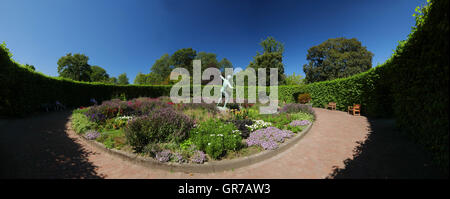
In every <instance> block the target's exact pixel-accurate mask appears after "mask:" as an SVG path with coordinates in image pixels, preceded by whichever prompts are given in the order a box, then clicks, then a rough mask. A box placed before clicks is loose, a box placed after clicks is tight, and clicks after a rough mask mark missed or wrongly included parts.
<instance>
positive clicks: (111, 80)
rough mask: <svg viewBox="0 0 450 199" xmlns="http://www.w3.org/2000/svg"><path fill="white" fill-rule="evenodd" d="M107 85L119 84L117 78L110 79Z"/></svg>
mask: <svg viewBox="0 0 450 199" xmlns="http://www.w3.org/2000/svg"><path fill="white" fill-rule="evenodd" d="M107 83H110V84H117V78H115V77H111V78H109V79H108V80H107Z"/></svg>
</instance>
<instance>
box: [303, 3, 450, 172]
mask: <svg viewBox="0 0 450 199" xmlns="http://www.w3.org/2000/svg"><path fill="white" fill-rule="evenodd" d="M448 7H449V1H447V0H434V1H431V3H429V4H428V5H427V6H425V7H424V8H422V9H421V10H420V11H421V12H422V15H419V16H417V17H416V26H415V27H413V31H412V33H411V34H410V35H409V37H408V39H407V40H406V41H403V42H401V43H400V45H399V46H398V48H397V50H396V52H395V53H394V54H393V56H392V57H391V58H390V59H389V60H388V61H387V62H386V63H384V64H382V65H380V66H377V67H375V68H372V69H371V70H369V71H367V72H364V73H361V74H358V75H355V76H352V77H349V78H344V79H336V80H332V81H324V82H318V83H313V84H309V85H307V88H306V90H305V92H309V93H310V94H311V97H312V102H313V105H314V106H319V107H323V106H324V105H325V104H327V103H328V102H331V101H334V102H336V103H337V108H338V109H340V110H347V106H350V105H353V104H355V103H356V104H361V105H362V107H361V108H362V113H363V114H365V115H368V116H394V117H395V119H396V123H397V125H398V127H399V129H402V131H403V132H405V133H407V134H408V135H410V136H411V137H412V138H413V139H414V140H416V141H417V142H418V143H421V144H422V145H423V146H425V147H426V148H427V149H429V150H430V151H431V152H432V154H433V155H434V158H435V160H436V162H437V163H438V164H439V165H440V166H441V167H442V168H444V170H445V172H447V173H448V168H449V158H448V157H449V137H448V134H449V125H448V122H449V120H448V103H449V102H448V82H449V57H448V55H449V50H448V44H449V41H448V34H449V21H448Z"/></svg>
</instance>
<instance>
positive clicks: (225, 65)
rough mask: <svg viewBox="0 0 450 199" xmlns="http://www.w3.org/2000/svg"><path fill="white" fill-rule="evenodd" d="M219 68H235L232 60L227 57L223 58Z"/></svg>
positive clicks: (222, 69)
mask: <svg viewBox="0 0 450 199" xmlns="http://www.w3.org/2000/svg"><path fill="white" fill-rule="evenodd" d="M219 68H220V70H221V71H224V70H225V68H233V64H231V62H230V61H229V60H228V59H227V58H223V59H222V60H220V62H219Z"/></svg>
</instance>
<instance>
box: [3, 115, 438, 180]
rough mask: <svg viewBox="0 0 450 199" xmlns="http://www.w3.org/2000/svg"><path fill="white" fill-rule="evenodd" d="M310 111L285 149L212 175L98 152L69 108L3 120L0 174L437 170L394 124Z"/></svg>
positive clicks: (280, 174) (316, 174)
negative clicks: (304, 129)
mask: <svg viewBox="0 0 450 199" xmlns="http://www.w3.org/2000/svg"><path fill="white" fill-rule="evenodd" d="M315 111H316V115H317V120H316V121H315V123H314V125H313V127H312V129H311V130H310V131H309V133H308V134H306V135H305V136H304V137H303V138H302V139H301V140H300V141H298V143H297V144H295V145H294V146H292V147H291V148H289V149H288V150H286V151H285V152H283V153H281V154H278V155H277V156H275V157H272V158H270V159H267V160H264V161H262V162H259V163H257V164H254V165H251V166H248V167H243V168H239V169H235V170H230V171H225V172H218V173H209V174H198V173H194V174H190V173H183V172H168V171H163V170H158V169H150V168H146V167H143V166H140V165H135V164H132V163H130V162H126V161H123V160H121V159H118V158H115V157H113V156H110V155H108V154H106V153H103V152H101V151H100V150H97V149H96V148H93V147H91V146H89V145H87V144H86V143H84V141H83V140H81V139H79V138H78V136H77V135H75V134H74V133H73V131H66V130H65V128H66V122H67V120H68V118H69V116H70V113H69V112H57V113H47V114H43V115H39V116H35V117H31V118H26V119H22V120H6V121H5V120H2V121H0V128H1V129H3V130H4V132H2V133H0V158H1V160H2V164H1V166H0V178H226V179H228V178H327V177H330V175H331V174H332V173H333V171H334V172H336V171H339V172H338V173H337V175H336V173H334V175H333V176H336V177H344V178H352V177H357V178H361V177H362V178H371V177H375V178H387V177H393V178H411V177H412V178H414V177H416V178H417V177H418V178H423V177H440V176H441V173H440V172H439V171H438V170H437V169H436V168H434V167H432V166H429V158H428V156H427V153H425V152H423V150H421V149H420V147H417V146H416V145H414V144H412V143H410V142H409V141H407V140H406V139H405V138H403V137H398V136H396V134H395V133H393V132H394V130H393V129H394V128H393V124H392V123H389V122H385V121H381V122H374V121H369V120H368V119H367V118H366V117H363V116H351V115H348V114H347V113H345V112H340V111H330V110H325V109H315ZM380 125H381V127H379V128H378V127H377V128H375V127H376V126H380ZM374 129H379V130H378V132H377V131H374ZM369 134H374V135H378V136H375V137H374V136H372V137H373V138H376V139H373V140H374V141H371V142H367V143H368V144H367V145H365V146H366V147H367V146H368V149H367V150H366V149H364V150H363V151H367V152H364V153H363V154H362V155H361V156H359V157H358V159H357V161H352V159H353V154H354V152H353V150H354V149H355V148H357V147H358V146H360V144H359V143H358V142H361V141H365V140H366V136H368V135H369ZM377 139H381V140H382V141H380V142H377V141H376V140H377ZM383 139H384V140H383ZM386 145H389V146H390V147H385V146H386ZM371 151H372V152H371ZM344 161H346V162H347V164H348V165H345V164H344ZM344 167H348V168H347V169H345V168H344Z"/></svg>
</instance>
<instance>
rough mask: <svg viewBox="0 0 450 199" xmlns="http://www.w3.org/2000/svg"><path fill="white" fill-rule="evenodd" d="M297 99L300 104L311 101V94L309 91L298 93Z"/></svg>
mask: <svg viewBox="0 0 450 199" xmlns="http://www.w3.org/2000/svg"><path fill="white" fill-rule="evenodd" d="M297 100H298V103H300V104H306V103H308V102H309V101H311V95H310V94H309V93H303V94H300V95H298V98H297Z"/></svg>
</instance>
